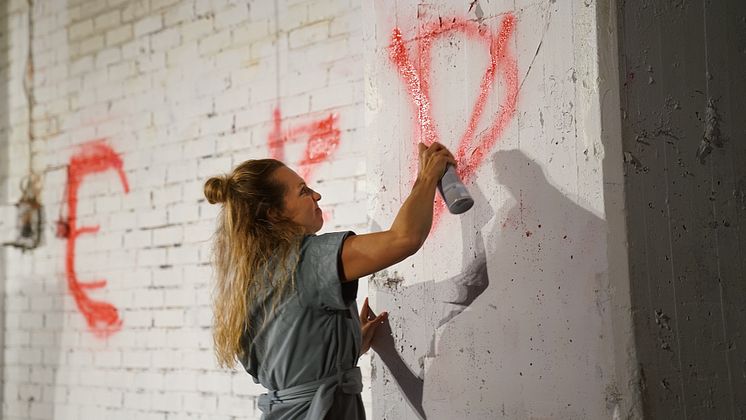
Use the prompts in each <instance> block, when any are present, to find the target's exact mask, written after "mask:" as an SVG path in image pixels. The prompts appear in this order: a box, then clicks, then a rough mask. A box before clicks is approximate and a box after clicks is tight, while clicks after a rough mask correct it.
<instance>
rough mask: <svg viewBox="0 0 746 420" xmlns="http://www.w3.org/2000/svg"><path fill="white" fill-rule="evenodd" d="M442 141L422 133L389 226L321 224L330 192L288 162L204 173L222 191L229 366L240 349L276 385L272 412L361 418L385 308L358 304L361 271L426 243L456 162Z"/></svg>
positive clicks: (266, 398) (210, 190) (219, 346)
mask: <svg viewBox="0 0 746 420" xmlns="http://www.w3.org/2000/svg"><path fill="white" fill-rule="evenodd" d="M449 163H450V164H454V165H455V164H456V161H455V160H454V158H453V155H452V154H451V153H450V152H449V151H448V150H447V149H446V148H445V147H443V146H442V145H441V144H439V143H434V144H432V145H431V146H430V147H426V146H425V145H423V144H420V145H419V171H418V176H417V180H416V182H415V183H414V186H413V188H412V191H411V193H410V194H409V197H408V198H407V199H406V200H405V202H404V204H403V205H402V206H401V208H400V210H399V212H398V214H397V216H396V218H395V220H394V222H393V224H392V225H391V228H390V229H388V230H386V231H382V232H376V233H370V234H365V235H355V234H354V233H353V232H335V233H327V234H323V235H316V232H318V231H319V230H320V229H321V227H322V225H323V223H324V221H323V219H322V217H321V209H320V208H319V206H318V202H319V200H321V195H319V194H318V193H317V192H315V191H313V190H312V189H311V188H309V187H308V185H306V183H305V182H304V180H303V179H302V178H301V177H300V176H298V174H296V173H295V172H294V171H292V170H291V169H290V168H288V167H287V166H285V165H284V164H283V163H282V162H279V161H277V160H273V159H259V160H248V161H246V162H244V163H242V164H240V165H238V166H237V167H236V168H235V169H234V170H233V171H232V172H231V173H230V174H229V175H226V176H217V177H212V178H210V179H208V180H207V182H206V183H205V188H204V193H205V197H207V200H208V201H209V202H210V203H211V204H215V203H220V204H221V205H222V210H221V213H220V215H219V216H218V228H217V231H216V233H215V237H214V256H213V257H214V258H213V259H214V261H213V265H214V271H215V276H216V281H217V284H216V286H215V293H214V301H213V311H214V326H213V338H214V341H215V352H216V355H217V358H218V362H219V364H220V365H221V366H225V367H232V366H234V365H235V362H236V361H239V362H240V363H241V364H242V365H243V367H244V368H245V369H246V371H247V372H248V373H249V374H251V376H252V377H253V379H254V381H255V382H257V383H261V384H262V385H263V386H264V387H266V388H267V389H268V392H267V393H266V394H262V395H261V396H260V398H259V408H260V409H261V410H262V412H263V416H262V418H263V419H324V418H327V419H351V420H354V419H363V418H365V412H364V409H363V404H362V400H361V398H360V392H361V391H362V383H361V376H360V370H359V368H358V367H357V360H358V357H359V356H360V355H361V354H363V353H365V352H366V351H367V350H368V349H369V348H370V345H371V341H372V340H373V336H374V334H375V329H376V327H377V326H378V325H380V324H381V323H382V322H383V321H384V320H385V319H386V316H387V315H386V313H381V314H380V315H378V316H373V315H372V312H371V311H370V308H369V307H368V301H367V299H366V300H365V304H364V305H363V308H362V310H361V313H360V316H359V317H358V314H357V305H356V303H355V299H356V295H357V282H358V280H357V279H359V278H360V277H364V276H367V275H369V274H372V273H374V272H376V271H378V270H381V269H383V268H386V267H388V266H390V265H393V264H395V263H397V262H399V261H402V260H403V259H405V258H407V257H408V256H410V255H412V254H414V253H415V252H417V250H418V249H419V248H420V247H421V246H422V244H423V242H424V241H425V238H426V237H427V235H428V233H429V231H430V227H431V224H432V213H433V200H434V196H435V189H436V185H437V182H438V180H439V179H440V176H441V175H442V174H443V173H444V172H445V168H446V165H447V164H449Z"/></svg>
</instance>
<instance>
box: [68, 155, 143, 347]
mask: <svg viewBox="0 0 746 420" xmlns="http://www.w3.org/2000/svg"><path fill="white" fill-rule="evenodd" d="M109 169H114V170H115V171H117V173H118V174H119V179H120V181H121V182H122V186H123V187H124V192H125V193H128V192H129V185H128V183H127V176H126V175H125V173H124V170H123V169H122V159H121V158H120V157H119V155H118V154H117V153H115V152H114V150H112V149H111V147H109V146H108V145H107V144H106V143H104V141H103V140H96V141H92V142H89V143H86V144H84V145H83V146H82V149H81V150H80V152H78V153H77V154H75V155H74V156H73V157H72V158H71V159H70V165H69V167H68V181H67V182H68V186H67V206H68V232H67V254H66V259H65V270H66V274H67V284H68V287H69V288H70V292H71V293H72V295H73V297H74V298H75V302H76V303H77V305H78V309H79V310H80V312H81V313H82V314H83V316H84V317H85V319H86V322H87V323H88V327H89V328H90V329H91V331H92V332H93V333H94V334H95V335H96V336H98V337H101V338H105V337H108V336H110V335H111V334H113V333H115V332H117V331H119V329H120V328H121V326H122V320H121V319H120V318H119V312H118V311H117V308H115V307H114V306H113V305H111V304H110V303H107V302H101V301H96V300H93V299H91V298H90V297H89V296H88V294H87V293H86V289H100V288H102V287H104V286H105V285H106V280H94V281H89V282H81V281H80V280H78V275H77V273H76V272H75V243H76V240H77V238H78V236H80V235H82V234H84V233H96V232H98V230H99V226H98V225H96V226H81V227H78V225H77V212H78V189H80V185H81V183H82V182H83V178H85V177H86V176H88V175H92V174H95V173H99V172H104V171H107V170H109Z"/></svg>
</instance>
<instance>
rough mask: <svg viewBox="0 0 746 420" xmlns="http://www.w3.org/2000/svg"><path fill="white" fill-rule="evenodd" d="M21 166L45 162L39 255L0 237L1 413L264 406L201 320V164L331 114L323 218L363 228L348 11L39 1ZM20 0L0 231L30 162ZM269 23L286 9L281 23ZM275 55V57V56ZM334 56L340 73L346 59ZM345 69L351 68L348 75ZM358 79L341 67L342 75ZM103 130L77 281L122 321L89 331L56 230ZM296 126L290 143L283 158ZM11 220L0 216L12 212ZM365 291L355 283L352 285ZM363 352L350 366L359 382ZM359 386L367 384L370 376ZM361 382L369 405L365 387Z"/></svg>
mask: <svg viewBox="0 0 746 420" xmlns="http://www.w3.org/2000/svg"><path fill="white" fill-rule="evenodd" d="M35 3H36V6H35V8H34V10H33V11H31V13H32V18H33V22H34V32H33V36H32V37H31V39H32V45H33V57H34V85H33V87H34V97H35V104H34V107H33V130H34V135H35V140H34V142H33V144H32V148H33V150H34V155H33V163H32V164H33V168H34V169H35V170H36V171H38V172H40V173H42V174H43V175H44V177H45V178H44V187H43V191H42V200H43V203H44V206H45V207H44V210H45V220H46V222H47V223H46V226H45V228H44V242H43V244H42V246H41V247H39V248H38V249H36V250H34V251H32V252H27V253H25V254H24V253H20V252H19V251H18V250H16V249H11V248H4V249H3V251H2V254H0V263H2V264H1V265H2V266H3V268H4V269H3V271H2V284H3V286H4V287H3V289H2V290H3V293H4V302H5V305H4V310H3V312H1V313H0V314H2V317H3V318H2V321H3V324H4V330H3V340H2V347H3V352H4V361H5V362H4V366H3V369H2V375H3V378H2V383H3V387H2V392H3V407H2V418H3V419H8V420H13V419H62V420H64V419H101V418H107V419H127V420H130V419H138V420H140V419H146V420H147V419H154V420H171V419H210V420H215V419H217V420H221V419H225V420H228V419H238V418H241V419H246V418H259V415H260V412H259V410H258V408H257V407H256V402H255V398H256V396H257V395H258V394H260V393H261V392H263V390H262V388H261V386H258V385H256V384H254V383H253V381H252V380H251V378H250V376H249V375H247V374H246V373H245V372H243V371H242V370H241V369H240V368H236V369H235V370H233V371H226V370H221V369H218V368H217V367H216V363H215V358H214V355H213V350H212V337H211V335H210V323H211V319H212V313H211V310H210V294H211V275H212V270H211V268H210V266H209V265H208V261H209V250H210V242H209V239H210V236H211V234H212V233H213V229H214V226H215V224H214V223H215V219H214V218H215V216H216V214H217V210H218V209H217V208H216V207H214V206H210V205H208V204H207V203H206V202H205V200H204V198H203V197H202V185H203V182H204V180H205V178H206V177H208V176H210V175H213V174H218V173H224V172H228V171H229V170H230V169H231V167H232V166H234V165H236V164H238V163H240V162H241V161H243V160H245V159H248V158H258V157H264V156H267V155H268V150H267V146H266V142H267V139H268V136H269V133H270V131H271V130H272V127H273V122H272V117H273V114H272V113H273V110H274V108H275V107H277V106H279V107H280V109H281V112H282V115H283V118H284V120H283V121H282V124H283V127H284V129H288V128H290V127H298V126H301V125H304V124H309V123H312V122H313V121H317V120H319V119H323V118H326V117H328V115H329V114H330V113H333V114H336V115H337V118H338V120H337V121H338V122H337V126H338V128H339V129H340V130H341V137H340V145H339V148H338V149H337V151H336V152H335V153H334V155H333V157H332V159H331V160H332V161H333V164H332V163H324V164H321V165H318V166H316V167H315V168H314V169H313V171H312V173H311V177H310V178H311V179H309V181H310V183H311V184H313V185H314V186H315V187H317V188H318V190H319V191H320V192H321V193H322V194H323V196H324V198H323V200H322V205H324V208H325V210H327V211H328V212H329V214H332V215H334V218H333V220H332V221H330V222H329V223H328V224H327V226H326V227H325V231H329V230H337V229H353V230H357V231H363V230H364V229H365V227H366V225H367V217H366V216H365V214H366V212H365V208H366V202H367V196H366V194H365V191H364V188H365V141H364V138H363V136H362V134H361V133H362V125H363V118H362V101H363V93H362V90H363V87H362V82H363V71H362V52H361V51H360V49H359V45H360V40H359V39H358V38H359V37H360V36H361V34H360V32H359V26H360V25H359V21H360V19H361V16H360V9H359V6H358V5H357V4H356V3H352V2H348V1H342V0H339V1H330V0H325V1H321V0H307V1H303V0H300V1H296V0H294V1H285V0H277V1H275V2H269V1H267V2H265V1H261V2H250V3H248V4H247V3H246V2H241V1H229V0H223V1H202V0H108V1H106V2H105V1H99V0H67V1H59V2H56V1H55V2H38V1H37V2H35ZM28 13H29V10H28V8H27V4H26V1H25V0H9V1H7V2H5V5H4V6H0V25H1V26H0V40H4V39H7V42H0V52H1V53H2V55H1V56H0V76H1V77H2V85H1V86H0V93H3V95H0V96H2V97H3V98H7V101H6V102H5V103H3V104H2V105H0V107H3V108H0V109H2V110H6V109H7V112H5V111H3V112H0V114H2V115H4V116H5V118H2V117H0V148H1V149H2V150H3V154H5V153H6V152H7V156H9V157H10V159H9V165H6V166H7V168H6V167H4V166H2V165H0V197H2V202H1V203H0V204H2V206H1V207H0V210H2V212H1V213H0V214H1V215H2V216H3V217H2V218H1V219H0V238H1V239H2V240H3V241H5V240H11V239H13V238H14V237H15V235H16V233H15V210H14V209H15V208H14V207H13V206H12V204H13V203H14V202H15V201H16V200H17V199H18V197H19V191H18V190H17V185H18V182H19V181H20V178H21V177H23V176H24V175H25V174H26V173H27V171H28V165H29V160H28V147H29V143H28V142H29V139H28V128H27V127H28V119H29V118H28V113H27V102H26V99H25V96H24V95H23V90H22V89H21V80H22V77H23V74H24V68H25V67H24V66H25V58H26V54H27V51H28V42H29V39H30V36H29V31H28V27H27V22H28ZM275 16H279V20H276V19H275ZM278 66H279V67H278ZM341 69H346V70H341ZM351 69H352V71H350V70H351ZM345 71H347V72H350V73H349V74H344V72H345ZM98 139H103V140H104V141H105V142H106V144H108V145H109V146H110V147H111V148H112V149H113V150H115V151H116V152H117V153H119V154H120V156H121V159H122V161H123V165H124V167H123V170H124V172H125V175H126V177H127V181H128V184H129V192H128V193H125V192H124V189H123V186H122V184H121V182H120V180H119V178H118V176H117V174H116V172H115V171H114V170H113V168H112V169H109V170H108V171H106V172H103V173H96V174H90V175H87V176H86V177H85V178H84V180H83V183H82V184H81V187H80V189H79V199H78V203H77V212H78V217H79V220H78V226H91V225H99V226H100V230H99V231H98V232H96V233H92V234H83V235H81V236H79V237H78V239H77V247H76V250H77V253H76V255H75V258H74V262H75V265H76V272H77V276H78V279H79V281H80V282H87V281H95V280H106V282H107V284H106V286H105V287H103V288H101V289H87V290H86V292H87V293H88V295H89V297H90V298H91V299H92V300H94V301H101V302H108V303H109V304H111V305H113V306H114V307H116V309H117V311H118V316H119V317H120V319H121V321H122V326H121V329H120V330H119V331H118V332H116V333H113V334H111V335H110V336H109V337H108V338H101V337H98V336H96V335H94V334H92V332H91V330H90V329H89V328H88V326H87V324H86V321H85V318H84V317H83V314H82V313H81V312H80V311H79V309H78V307H77V305H76V302H75V299H74V298H73V296H72V295H71V293H70V290H69V287H68V279H67V277H66V268H65V267H66V266H65V258H66V245H67V242H66V241H65V240H63V239H60V238H57V237H55V236H54V229H53V227H54V225H53V223H54V222H55V221H56V220H57V219H58V218H59V217H60V214H61V213H62V214H63V215H66V214H67V213H68V207H67V205H68V203H67V202H66V201H65V195H64V194H65V184H66V182H67V165H68V163H69V161H70V158H71V157H72V156H73V155H74V154H75V153H77V152H78V150H79V147H81V145H84V144H86V143H87V142H89V141H92V140H98ZM304 142H305V139H304V138H303V136H299V138H298V143H297V147H295V148H289V149H288V151H287V161H288V163H289V164H290V165H291V166H295V164H296V163H297V162H298V160H299V159H300V157H301V156H300V154H301V150H302V147H303V145H304ZM6 216H7V217H6ZM366 292H367V287H365V286H364V285H363V287H361V297H364V296H362V294H363V293H366ZM368 363H369V360H368V359H367V358H365V359H364V360H363V361H362V362H361V364H362V365H363V371H364V372H366V375H369V368H368V367H367V364H368ZM366 381H368V379H367V378H366ZM367 392H369V391H366V393H364V399H365V401H366V402H367V401H370V396H369V394H368V393H367Z"/></svg>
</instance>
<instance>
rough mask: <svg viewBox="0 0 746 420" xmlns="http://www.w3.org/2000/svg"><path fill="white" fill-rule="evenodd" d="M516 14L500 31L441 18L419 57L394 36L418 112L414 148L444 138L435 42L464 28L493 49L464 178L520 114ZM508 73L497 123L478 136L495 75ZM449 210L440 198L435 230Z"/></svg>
mask: <svg viewBox="0 0 746 420" xmlns="http://www.w3.org/2000/svg"><path fill="white" fill-rule="evenodd" d="M514 27H515V17H514V16H513V14H511V13H509V14H507V15H505V17H504V18H503V19H502V21H501V23H500V29H499V31H498V32H497V33H494V32H492V31H490V30H487V29H485V28H484V27H480V25H479V23H477V22H474V21H471V20H465V19H461V18H445V17H443V18H441V19H439V20H438V21H436V22H432V23H430V24H428V25H425V27H424V29H423V31H422V32H421V33H420V34H418V37H417V41H416V42H417V45H416V51H415V54H416V55H415V57H414V58H410V57H409V54H408V53H407V48H406V46H405V45H404V41H403V39H402V34H401V31H400V30H399V28H395V29H394V31H393V33H392V35H391V44H390V46H389V58H390V59H391V61H392V62H393V63H394V65H395V66H396V68H397V70H398V72H399V75H400V77H401V79H402V81H403V82H404V85H405V86H406V89H407V91H408V92H409V95H410V96H411V100H412V108H413V111H414V114H415V115H417V125H416V127H415V132H414V136H413V141H414V150H415V151H416V150H417V143H418V142H420V141H421V142H423V143H425V144H431V143H432V142H434V141H440V136H439V135H438V132H437V127H436V124H435V121H433V116H432V101H431V100H430V70H431V69H430V65H431V61H432V57H431V50H432V44H433V41H434V40H436V39H438V38H439V37H441V36H444V35H446V34H448V33H449V32H461V33H463V34H464V35H466V36H467V37H469V38H471V39H473V40H475V41H477V42H481V43H483V44H484V45H485V46H486V47H487V48H488V50H489V54H490V61H489V64H488V66H487V69H486V70H485V73H484V76H482V82H481V84H480V86H479V95H478V96H477V100H476V102H475V103H474V109H473V110H472V113H471V116H470V117H469V122H468V124H467V127H466V131H465V132H464V134H463V136H461V139H460V141H459V144H458V149H457V150H456V151H455V152H454V155H455V157H456V160H457V161H458V164H459V166H458V174H459V176H460V177H461V179H462V180H463V181H464V182H468V181H470V180H471V179H472V178H473V177H474V174H475V172H476V170H477V168H478V167H479V166H480V165H481V163H482V161H483V160H484V157H485V154H486V153H487V152H489V151H490V150H491V149H492V147H493V146H494V145H495V143H496V142H497V139H498V137H500V135H501V134H502V132H503V130H504V129H505V127H506V126H507V125H508V122H510V120H511V119H512V118H513V115H514V114H515V108H516V102H517V100H518V66H517V65H516V61H515V58H513V56H512V55H511V54H510V51H509V49H508V40H509V39H510V37H511V36H512V34H513V30H514ZM498 72H499V73H501V74H502V77H503V81H504V83H505V87H506V89H507V92H506V93H505V97H504V98H503V101H502V103H501V104H500V110H499V112H497V115H495V116H494V120H493V121H492V124H491V125H490V126H489V127H488V128H487V130H485V131H484V134H481V133H480V134H476V133H475V131H476V128H477V123H478V122H479V120H480V118H481V117H482V111H483V110H484V106H485V104H486V102H487V97H488V95H489V94H490V93H491V92H492V90H493V89H494V84H495V76H496V75H497V74H498ZM444 208H445V206H444V203H443V201H442V200H441V199H440V198H438V200H437V203H436V206H435V212H434V215H433V229H435V227H436V225H437V222H438V220H439V218H440V215H441V214H442V213H443V209H444Z"/></svg>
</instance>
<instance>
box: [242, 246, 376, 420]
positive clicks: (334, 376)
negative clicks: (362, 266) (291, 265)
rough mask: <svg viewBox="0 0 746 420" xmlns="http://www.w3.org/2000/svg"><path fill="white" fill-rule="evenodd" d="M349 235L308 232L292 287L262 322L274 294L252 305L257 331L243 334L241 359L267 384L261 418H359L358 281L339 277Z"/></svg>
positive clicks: (362, 415) (361, 412)
mask: <svg viewBox="0 0 746 420" xmlns="http://www.w3.org/2000/svg"><path fill="white" fill-rule="evenodd" d="M348 235H354V233H353V232H335V233H327V234H323V235H318V236H317V235H310V236H306V237H305V238H304V239H303V242H302V244H301V248H300V260H299V262H298V265H297V267H296V271H295V273H296V288H295V289H294V290H293V291H292V292H289V293H288V294H287V296H286V298H285V299H284V300H283V301H282V302H281V303H279V304H278V305H277V308H276V310H275V312H274V313H271V314H268V315H267V317H268V319H267V320H266V322H264V323H263V321H264V319H263V316H264V309H265V308H268V305H269V302H270V299H271V296H272V293H271V292H270V293H269V294H268V295H267V296H266V297H265V299H264V300H263V301H262V302H255V304H254V305H253V306H252V309H251V319H252V327H254V328H253V329H252V330H250V331H252V332H251V334H255V336H254V337H251V336H250V334H249V333H246V334H244V336H243V337H242V346H243V349H244V354H245V356H244V357H243V358H242V359H241V363H242V364H243V366H244V368H246V371H247V372H248V373H249V374H251V376H252V377H253V378H254V381H255V382H256V383H261V384H262V385H263V386H264V387H265V388H267V390H268V392H267V393H266V394H262V395H261V396H260V397H259V408H260V409H261V410H262V413H263V415H262V419H266V420H275V419H283V420H286V419H308V420H316V419H350V420H355V419H364V418H365V411H364V408H363V402H362V399H361V398H360V392H361V391H362V382H361V376H360V369H359V368H358V367H357V360H358V353H359V351H360V340H361V331H360V318H359V315H358V309H357V304H356V303H355V298H356V295H357V280H353V281H350V282H346V283H342V282H341V281H340V278H341V251H342V242H343V241H344V239H345V238H346V237H347V236H348ZM262 325H263V326H262ZM259 326H261V328H259Z"/></svg>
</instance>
